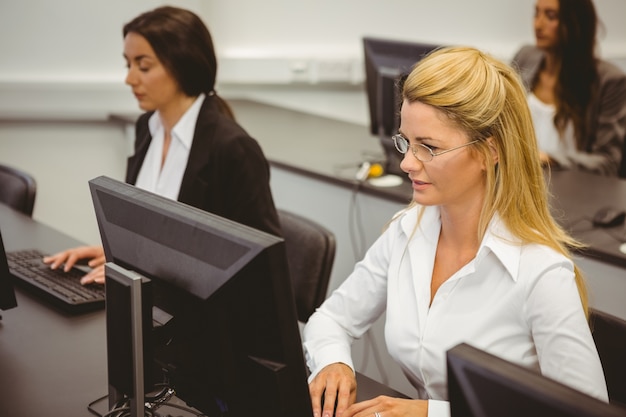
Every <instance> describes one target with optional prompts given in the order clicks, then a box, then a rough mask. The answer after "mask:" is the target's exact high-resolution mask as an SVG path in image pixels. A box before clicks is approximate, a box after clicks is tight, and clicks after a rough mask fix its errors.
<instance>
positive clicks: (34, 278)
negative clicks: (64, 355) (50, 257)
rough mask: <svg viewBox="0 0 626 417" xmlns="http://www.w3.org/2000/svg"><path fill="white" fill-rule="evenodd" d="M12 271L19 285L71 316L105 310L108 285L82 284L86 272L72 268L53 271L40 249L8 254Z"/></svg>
mask: <svg viewBox="0 0 626 417" xmlns="http://www.w3.org/2000/svg"><path fill="white" fill-rule="evenodd" d="M6 255H7V261H8V264H9V271H10V272H11V275H12V276H13V277H14V278H15V279H16V283H17V284H18V285H23V286H24V287H25V288H26V289H27V290H28V291H31V292H33V293H35V294H36V295H38V296H40V297H43V298H44V299H46V301H48V302H50V303H52V304H54V305H56V306H57V307H59V308H61V309H63V310H65V311H67V312H69V313H82V312H86V311H93V310H98V309H102V308H104V293H105V290H104V285H101V284H88V285H82V284H81V283H80V279H81V278H82V277H83V276H84V275H85V271H82V270H80V269H78V268H72V269H71V270H69V271H68V272H65V271H63V269H50V266H49V265H46V264H44V263H43V261H42V258H43V257H44V256H45V254H44V253H42V252H41V251H39V250H36V249H26V250H19V251H11V252H7V253H6Z"/></svg>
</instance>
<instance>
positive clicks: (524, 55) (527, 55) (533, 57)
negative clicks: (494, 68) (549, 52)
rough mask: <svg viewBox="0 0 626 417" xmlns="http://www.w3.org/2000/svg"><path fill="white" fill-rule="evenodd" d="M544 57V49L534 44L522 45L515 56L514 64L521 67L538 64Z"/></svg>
mask: <svg viewBox="0 0 626 417" xmlns="http://www.w3.org/2000/svg"><path fill="white" fill-rule="evenodd" d="M542 59H543V51H541V49H539V48H537V47H536V46H534V45H524V46H522V47H521V48H520V49H519V50H518V51H517V53H516V54H515V56H514V57H513V64H514V65H517V66H519V67H528V66H534V65H538V64H539V63H540V62H541V60H542Z"/></svg>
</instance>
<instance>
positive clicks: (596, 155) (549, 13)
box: [513, 0, 626, 176]
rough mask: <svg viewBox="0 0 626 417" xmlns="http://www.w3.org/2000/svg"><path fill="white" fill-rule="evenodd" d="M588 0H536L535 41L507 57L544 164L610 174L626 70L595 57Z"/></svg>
mask: <svg viewBox="0 0 626 417" xmlns="http://www.w3.org/2000/svg"><path fill="white" fill-rule="evenodd" d="M597 25H598V19H597V15H596V10H595V8H594V5H593V2H592V0H537V3H536V5H535V17H534V29H535V37H536V45H535V46H525V47H523V48H522V49H521V50H520V51H519V52H518V53H517V54H516V55H515V58H514V59H513V65H514V66H515V67H517V68H518V69H519V71H520V74H521V76H522V79H523V80H524V84H525V85H526V88H527V90H528V103H529V106H530V109H531V112H532V115H533V120H534V123H535V129H536V132H537V139H538V141H539V149H540V151H541V159H542V162H543V163H544V164H550V165H556V166H558V167H561V168H565V169H582V170H586V171H591V172H595V173H599V174H603V175H613V176H615V175H617V174H618V169H619V165H620V161H621V158H622V143H623V141H624V137H625V136H626V74H624V72H623V71H622V70H620V69H619V68H618V67H617V66H615V65H613V64H611V63H609V62H607V61H604V60H601V59H599V58H597V57H596V51H595V48H596V31H597Z"/></svg>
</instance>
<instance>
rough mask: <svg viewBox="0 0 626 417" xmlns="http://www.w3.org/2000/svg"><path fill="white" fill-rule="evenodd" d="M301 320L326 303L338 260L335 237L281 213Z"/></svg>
mask: <svg viewBox="0 0 626 417" xmlns="http://www.w3.org/2000/svg"><path fill="white" fill-rule="evenodd" d="M278 217H279V218H280V223H281V228H282V232H283V237H284V239H285V248H286V251H287V262H288V265H289V273H290V275H291V281H292V283H293V289H294V293H295V298H296V309H297V311H298V320H299V321H301V322H306V321H307V320H308V319H309V317H310V316H311V314H313V313H314V312H315V309H316V308H317V307H319V306H320V304H322V302H323V301H324V300H325V299H326V291H327V290H328V283H329V281H330V273H331V270H332V267H333V262H334V260H335V251H336V242H335V235H334V234H333V233H332V232H331V231H330V230H328V229H326V228H325V227H323V226H322V225H320V224H318V223H317V222H315V221H313V220H311V219H307V218H305V217H302V216H300V215H297V214H295V213H291V212H289V211H285V210H278Z"/></svg>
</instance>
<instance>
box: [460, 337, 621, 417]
mask: <svg viewBox="0 0 626 417" xmlns="http://www.w3.org/2000/svg"><path fill="white" fill-rule="evenodd" d="M447 365H448V397H449V400H450V411H451V416H452V417H502V416H507V417H528V416H533V417H613V416H614V417H617V416H621V417H624V416H626V409H624V408H621V407H618V406H614V405H610V404H608V403H605V402H603V401H601V400H599V399H597V398H593V397H590V396H588V395H586V394H584V393H582V392H580V391H577V390H575V389H573V388H570V387H568V386H566V385H563V384H561V383H559V382H557V381H555V380H552V379H549V378H546V377H544V376H542V375H540V374H538V373H536V372H534V371H532V370H530V369H528V368H524V367H522V366H520V365H517V364H514V363H512V362H509V361H506V360H504V359H502V358H499V357H497V356H494V355H491V354H489V353H487V352H485V351H483V350H480V349H477V348H475V347H473V346H470V345H468V344H465V343H463V344H460V345H458V346H455V347H454V348H452V349H450V350H449V351H448V352H447Z"/></svg>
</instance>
